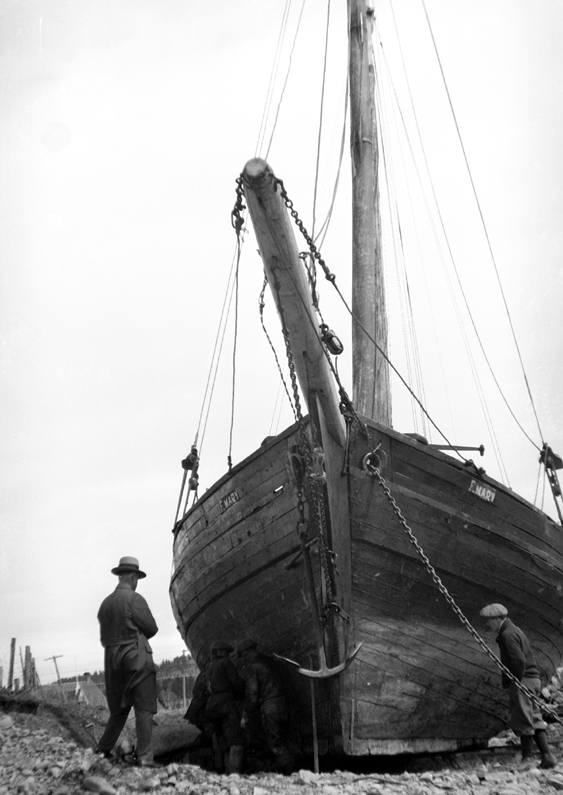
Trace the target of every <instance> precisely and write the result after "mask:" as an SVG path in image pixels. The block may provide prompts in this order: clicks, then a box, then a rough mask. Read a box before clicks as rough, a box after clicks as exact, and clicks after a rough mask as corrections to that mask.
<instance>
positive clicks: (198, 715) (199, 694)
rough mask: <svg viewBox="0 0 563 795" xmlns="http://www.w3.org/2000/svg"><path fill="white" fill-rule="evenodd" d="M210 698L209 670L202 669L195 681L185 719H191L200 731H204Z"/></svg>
mask: <svg viewBox="0 0 563 795" xmlns="http://www.w3.org/2000/svg"><path fill="white" fill-rule="evenodd" d="M208 699H209V690H208V689H207V670H205V671H200V672H199V674H198V676H197V679H196V680H195V682H194V689H193V692H192V700H191V701H190V706H189V707H188V711H187V712H186V714H185V715H184V718H185V720H189V722H190V723H193V725H194V726H197V728H198V729H199V730H200V731H203V727H204V724H205V708H206V707H207V701H208Z"/></svg>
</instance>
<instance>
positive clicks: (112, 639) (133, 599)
mask: <svg viewBox="0 0 563 795" xmlns="http://www.w3.org/2000/svg"><path fill="white" fill-rule="evenodd" d="M98 621H99V622H100V637H101V641H102V646H103V647H104V649H105V655H104V673H105V681H106V698H107V701H108V707H109V710H110V712H111V713H112V714H115V713H117V712H119V711H120V710H122V709H124V708H126V707H135V708H137V709H144V710H148V711H149V712H153V713H154V712H156V666H155V664H154V662H153V658H152V649H151V647H150V644H149V641H148V638H152V637H153V636H154V635H156V633H157V632H158V627H157V626H156V622H155V620H154V618H153V616H152V613H151V611H150V610H149V606H148V604H147V603H146V601H145V599H143V597H142V596H141V595H140V594H138V593H135V591H134V590H133V589H132V588H131V586H130V585H128V584H127V583H120V584H119V585H118V586H117V588H116V589H115V591H114V592H113V593H111V594H110V595H109V596H108V597H106V598H105V599H104V601H103V602H102V604H101V606H100V609H99V611H98Z"/></svg>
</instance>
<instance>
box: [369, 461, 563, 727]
mask: <svg viewBox="0 0 563 795" xmlns="http://www.w3.org/2000/svg"><path fill="white" fill-rule="evenodd" d="M366 468H367V471H368V474H369V475H371V476H372V477H375V478H377V480H378V482H379V485H380V486H381V488H382V489H383V492H384V493H385V496H386V497H387V499H388V501H389V503H390V504H391V507H392V508H393V511H394V513H395V515H396V516H397V518H398V520H399V522H400V523H401V525H402V527H403V529H404V531H405V533H406V534H407V536H408V537H409V541H410V542H411V544H412V545H413V546H414V548H415V549H416V551H417V554H418V556H419V558H420V559H421V560H422V562H423V563H424V565H425V567H426V570H427V571H428V573H429V574H430V576H431V577H432V579H433V581H434V583H435V585H437V587H438V590H439V591H440V593H441V594H442V596H443V597H444V599H445V600H446V602H447V603H448V604H449V605H450V607H451V608H452V610H453V611H454V613H455V614H456V615H457V617H458V618H459V620H460V622H461V623H462V624H463V626H464V627H465V629H466V630H467V631H468V632H469V634H470V635H472V636H473V638H474V640H476V641H477V643H478V644H479V646H480V647H481V649H482V650H483V651H484V652H485V654H486V655H487V657H490V659H491V660H492V661H493V662H494V663H495V665H496V666H497V667H498V668H499V669H500V670H501V671H502V673H503V674H505V676H506V677H507V678H508V679H510V681H511V682H514V684H515V685H516V687H517V688H518V689H519V690H520V691H521V692H522V693H524V694H525V695H526V696H528V698H529V699H531V700H532V701H533V702H534V703H535V704H537V706H538V707H539V708H540V709H541V710H542V711H543V712H547V713H549V714H550V715H551V716H552V717H553V718H554V719H555V720H556V721H557V723H561V722H562V721H561V718H560V717H559V715H558V714H557V713H556V712H555V711H554V710H552V709H550V708H549V707H548V706H547V705H546V704H545V702H543V701H540V699H538V697H537V696H536V695H535V694H534V693H532V692H531V690H528V688H527V687H526V686H525V685H523V684H522V683H521V682H520V681H519V680H518V679H517V678H516V677H515V676H514V674H513V673H511V671H509V670H508V668H507V667H506V665H504V663H502V662H501V661H500V659H499V658H498V657H497V655H496V654H495V653H494V652H493V651H492V649H490V648H489V647H488V646H487V644H486V643H485V641H484V640H483V638H482V637H481V636H480V635H479V633H478V632H477V630H476V629H475V628H474V627H473V626H472V625H471V623H470V622H469V620H468V619H467V618H466V617H465V615H464V614H463V613H462V611H461V608H460V607H459V606H458V605H457V604H456V602H455V600H454V598H453V596H452V595H451V594H450V593H449V591H448V589H447V588H446V586H445V585H444V583H443V582H442V580H441V579H440V577H439V576H438V574H437V573H436V569H435V568H434V567H433V566H432V564H431V563H430V561H429V560H428V557H427V556H426V555H425V553H424V550H423V549H422V547H421V546H420V544H419V542H418V540H417V538H416V536H415V535H414V533H413V531H412V530H411V528H410V527H409V526H408V524H407V520H406V519H405V517H404V516H403V514H402V513H401V509H400V508H399V506H398V505H397V502H396V500H395V498H394V497H393V495H392V494H391V490H390V489H389V486H388V485H387V483H386V482H385V479H384V478H383V476H382V475H381V472H380V471H379V469H378V468H377V467H374V466H373V465H372V464H369V463H368V464H367V467H366Z"/></svg>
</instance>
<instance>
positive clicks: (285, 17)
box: [255, 0, 304, 156]
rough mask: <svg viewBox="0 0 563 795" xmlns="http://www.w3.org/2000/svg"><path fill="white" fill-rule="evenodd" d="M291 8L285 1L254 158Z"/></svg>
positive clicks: (265, 117)
mask: <svg viewBox="0 0 563 795" xmlns="http://www.w3.org/2000/svg"><path fill="white" fill-rule="evenodd" d="M303 1H304V0H303ZM290 8H291V0H286V4H285V7H284V10H283V15H282V21H281V25H280V32H279V34H278V41H277V44H276V51H275V54H274V61H273V63H272V71H271V72H270V81H269V83H268V89H267V91H266V99H265V102H264V110H263V112H262V119H261V121H260V129H259V131H258V140H257V141H256V149H255V156H258V154H259V152H260V149H261V147H262V145H263V143H264V136H265V134H266V125H267V122H268V117H269V113H270V106H271V104H272V98H273V91H274V83H275V80H276V75H277V72H278V67H279V60H280V54H281V48H282V45H283V40H284V38H285V32H286V28H287V20H288V18H289V10H290Z"/></svg>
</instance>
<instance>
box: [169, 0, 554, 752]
mask: <svg viewBox="0 0 563 795" xmlns="http://www.w3.org/2000/svg"><path fill="white" fill-rule="evenodd" d="M372 25H373V12H372V10H371V9H370V8H369V7H368V6H367V5H366V3H365V2H364V0H350V1H349V41H350V68H349V88H350V123H351V132H350V142H351V152H352V168H353V213H354V214H353V266H354V275H353V295H352V315H353V347H354V354H353V357H354V358H353V394H352V398H351V399H350V398H349V397H348V395H347V393H346V391H345V389H344V387H343V386H342V384H341V383H340V379H339V377H338V372H337V370H336V368H335V367H334V365H333V357H334V356H336V355H337V354H338V351H339V340H338V339H337V338H336V337H335V335H334V334H333V332H331V330H330V329H329V328H328V327H327V326H326V325H324V324H322V323H319V320H318V315H317V311H316V306H315V297H314V294H313V292H312V290H311V284H310V278H309V275H308V271H307V269H306V266H305V264H304V258H303V257H302V256H300V252H299V248H298V244H297V241H296V237H295V233H294V229H295V228H296V226H295V224H294V221H295V220H296V221H297V228H298V229H299V231H300V232H302V233H304V234H305V239H306V241H307V243H308V247H309V251H308V255H309V257H310V258H311V259H313V260H315V262H316V264H317V266H318V267H320V268H323V269H324V270H325V275H326V276H327V278H328V279H329V281H330V280H331V274H330V271H329V270H328V268H327V267H326V265H325V263H324V260H323V259H322V257H321V255H320V253H319V251H318V250H317V249H316V247H315V245H314V243H313V241H312V240H311V238H310V237H309V236H308V234H307V231H306V228H305V227H304V225H303V222H302V221H301V219H300V218H299V216H298V215H297V213H296V211H295V210H294V208H293V204H292V201H291V197H290V196H289V195H288V193H287V192H286V189H285V186H284V183H283V181H282V180H281V179H279V178H278V176H277V175H276V174H275V173H274V172H273V170H272V169H271V168H270V166H269V165H268V163H267V162H265V161H264V160H261V159H259V158H254V159H252V160H250V161H249V162H248V163H247V164H246V166H245V167H244V169H243V172H242V174H241V177H240V179H239V182H238V199H237V207H236V208H235V216H234V218H235V226H237V225H238V226H239V228H240V225H241V224H242V211H243V207H244V206H246V207H247V208H248V211H249V214H250V218H251V220H252V224H253V227H254V230H255V233H256V238H257V241H258V245H259V249H260V256H261V259H262V263H263V266H264V270H265V274H266V278H267V281H268V285H269V288H270V289H271V291H272V294H273V296H274V301H275V303H276V308H277V311H278V314H279V318H280V323H281V327H282V333H283V338H284V341H285V346H286V351H287V358H288V366H289V371H290V375H291V392H292V395H291V397H292V399H293V402H294V406H295V413H296V418H297V421H296V422H295V424H294V425H292V426H291V427H289V428H287V429H286V430H285V431H283V432H282V433H280V434H279V435H277V436H275V437H273V438H267V439H266V440H265V441H264V443H263V444H262V446H261V447H260V448H259V449H258V450H256V451H255V452H254V453H253V454H252V455H250V456H249V457H247V458H246V459H245V460H244V461H242V462H241V463H239V464H237V465H236V466H234V467H232V469H230V471H229V472H227V473H226V474H225V475H224V476H223V477H222V478H221V479H220V480H218V481H217V482H216V483H215V484H214V485H213V486H212V487H211V488H210V489H208V490H207V491H206V492H205V494H204V495H203V496H201V497H200V498H199V499H198V500H197V501H196V502H195V504H194V505H193V506H192V507H190V508H189V509H188V510H186V512H185V513H184V515H183V516H181V517H179V518H178V521H177V523H176V525H175V527H174V546H173V557H174V571H173V575H172V581H171V599H172V606H173V610H174V614H175V617H176V620H177V623H178V627H179V629H180V631H181V634H182V636H183V637H184V639H185V641H186V644H187V645H188V648H189V649H190V651H191V653H192V654H193V655H194V657H196V658H197V655H198V654H199V653H200V652H201V651H204V650H207V649H208V648H209V645H210V644H211V642H212V641H213V640H215V639H218V638H230V639H232V640H236V639H237V638H241V637H243V636H245V635H252V636H254V637H256V638H258V639H259V641H260V647H261V649H263V650H264V651H265V652H266V653H269V654H274V655H277V656H278V657H279V658H283V659H280V667H281V668H282V670H283V674H284V676H285V678H286V681H287V686H288V690H289V691H290V692H291V694H292V696H291V701H292V732H293V739H294V741H295V742H296V743H298V744H299V745H300V747H301V748H303V749H311V748H312V747H313V745H314V744H315V743H317V742H318V747H319V750H320V752H321V753H335V754H346V755H364V754H398V753H416V752H422V751H443V750H457V749H461V748H465V747H471V746H474V745H475V744H479V743H482V742H484V741H486V739H487V738H489V737H490V736H492V735H493V734H495V733H497V732H498V731H499V730H500V729H502V728H503V726H504V721H505V715H506V704H505V700H504V698H503V694H502V691H501V690H500V688H499V686H498V676H499V675H498V672H497V671H496V669H495V665H494V662H493V661H492V660H491V659H490V657H489V656H488V655H487V654H486V653H484V651H483V648H482V647H480V645H479V643H478V642H476V639H475V637H474V636H473V634H472V633H471V631H470V630H471V628H470V627H469V628H468V626H467V624H468V621H467V618H466V617H470V619H474V618H475V616H476V613H477V612H478V609H479V608H480V607H481V606H483V605H484V604H486V603H488V602H491V601H495V602H502V603H503V604H505V605H506V606H507V607H508V609H509V611H510V612H514V613H515V614H517V616H518V623H519V625H521V626H522V627H523V629H524V630H525V631H526V633H527V634H528V635H529V637H530V638H531V640H532V642H533V645H534V647H535V649H536V651H537V656H538V662H539V664H540V666H541V669H542V672H543V673H544V675H545V676H549V675H551V674H552V673H553V671H554V670H555V668H556V667H557V666H558V665H559V664H560V661H561V658H562V655H563V636H562V634H561V626H560V617H561V615H562V614H563V592H562V591H563V534H562V532H561V526H560V525H559V524H557V523H556V522H555V521H554V520H553V519H551V518H550V517H549V516H547V515H546V514H544V513H542V512H541V511H540V510H538V509H537V508H535V507H534V506H533V505H532V504H530V503H528V502H527V501H526V500H524V499H523V498H521V497H520V496H518V495H517V494H516V493H514V492H512V491H511V490H510V489H509V488H507V487H506V486H504V485H502V484H501V483H499V482H496V481H495V480H493V479H492V478H490V477H489V476H488V475H487V474H486V473H485V472H484V471H483V470H482V469H480V468H479V467H478V466H476V465H475V464H474V463H473V461H472V460H468V459H466V458H464V457H463V456H462V455H459V456H458V457H455V456H454V454H453V453H455V452H457V453H462V452H463V451H464V448H462V447H456V446H455V445H447V444H444V445H431V444H428V442H427V441H426V439H425V438H424V437H422V436H420V435H418V434H410V435H409V434H404V433H400V432H398V431H397V430H394V429H393V428H392V424H391V397H390V392H389V361H388V356H387V328H386V307H385V293H384V289H383V277H382V274H381V250H380V244H379V239H378V230H379V210H378V178H377V174H378V151H377V140H378V139H377V132H376V120H375V114H374V108H373V101H372V98H373V94H374V86H373V80H374V70H373V63H372V61H371V56H370V41H371V30H372ZM243 203H244V205H243ZM298 385H299V386H298ZM301 400H303V401H304V402H305V404H306V408H305V406H302V405H301ZM450 448H453V449H450ZM445 450H448V452H444V451H445ZM450 453H451V454H450ZM543 458H544V463H545V465H546V467H547V470H548V475H549V478H550V482H551V483H552V486H553V488H554V494H555V496H556V497H557V496H558V495H557V491H558V482H557V473H556V470H557V468H558V467H559V466H560V464H561V461H560V460H559V459H558V458H557V456H555V455H554V454H553V453H552V452H551V450H550V449H549V448H548V447H546V448H545V449H544V451H543ZM195 467H197V451H195V450H194V451H193V454H192V456H191V457H189V458H188V459H186V462H185V473H188V472H189V471H190V469H193V468H195ZM311 681H314V699H313V701H312V700H311ZM313 712H314V714H313ZM313 717H314V718H315V721H313ZM313 727H314V728H313ZM315 735H317V736H315Z"/></svg>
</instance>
